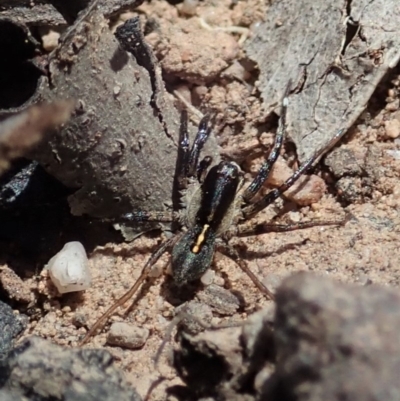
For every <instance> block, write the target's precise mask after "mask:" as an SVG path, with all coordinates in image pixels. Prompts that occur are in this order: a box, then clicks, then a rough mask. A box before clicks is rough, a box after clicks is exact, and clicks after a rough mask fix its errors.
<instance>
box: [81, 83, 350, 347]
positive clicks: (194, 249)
mask: <svg viewBox="0 0 400 401" xmlns="http://www.w3.org/2000/svg"><path fill="white" fill-rule="evenodd" d="M289 88H290V82H289V84H288V86H287V89H286V91H285V94H284V98H283V101H282V106H281V117H280V121H279V126H278V129H277V133H276V136H275V140H274V144H273V146H272V149H271V150H270V152H269V155H268V157H267V159H266V161H265V162H264V164H263V165H262V166H261V168H260V170H259V171H258V173H257V175H256V176H255V178H254V179H253V181H252V182H251V183H250V184H249V185H248V186H247V187H246V186H245V185H244V183H243V179H242V176H243V174H242V173H241V171H240V168H239V166H238V165H237V164H236V163H234V162H232V161H221V162H220V163H219V164H217V165H215V166H213V167H211V168H210V166H211V164H212V159H211V157H208V156H206V157H204V158H203V159H202V160H201V161H199V159H200V154H201V151H202V148H203V146H204V144H205V143H206V141H207V138H208V137H209V135H210V132H211V128H210V124H209V123H210V118H209V116H206V117H204V118H203V119H202V120H201V122H200V124H199V127H198V132H197V134H196V137H195V139H194V142H193V144H192V146H191V147H190V144H189V137H188V129H187V113H186V112H185V111H183V112H182V116H181V126H180V132H179V144H178V157H177V163H176V171H175V191H176V193H177V194H179V196H180V204H179V207H178V208H176V209H178V210H173V211H171V212H169V213H168V212H146V211H137V212H132V213H127V214H125V215H124V216H123V219H124V220H126V221H130V222H144V221H146V222H173V223H176V225H177V227H178V230H177V233H176V234H175V235H174V236H173V237H172V238H169V239H167V240H166V241H164V242H162V243H161V244H160V245H159V246H158V248H157V249H156V250H155V251H154V253H153V254H152V255H151V256H150V258H149V259H148V260H147V262H146V263H145V265H144V267H143V269H142V271H141V274H140V276H139V278H138V279H137V280H136V282H135V283H134V284H133V285H132V287H131V288H130V289H129V290H128V291H127V292H126V293H125V294H124V295H123V296H122V297H121V298H119V299H118V300H117V301H116V302H115V303H114V304H113V305H112V306H111V307H110V308H109V309H108V310H107V311H106V312H105V313H104V314H103V315H102V316H101V317H100V318H99V319H98V320H97V322H96V323H95V324H94V325H93V327H92V328H91V329H90V330H89V331H88V332H87V334H86V336H85V337H84V339H83V340H82V342H81V345H83V344H85V343H86V342H87V341H88V340H89V339H90V337H91V336H92V335H94V334H95V333H96V331H97V330H98V329H99V328H101V327H103V325H104V324H105V323H106V321H107V320H108V318H109V317H110V316H111V315H112V314H113V313H114V312H115V310H116V309H117V308H119V307H120V306H122V305H124V304H125V303H126V302H127V301H128V300H129V299H131V298H132V297H133V295H134V294H135V293H136V292H137V291H138V289H139V288H140V287H141V285H142V284H143V283H144V282H145V281H146V280H147V279H148V278H149V273H150V270H151V268H152V266H153V265H154V264H155V263H156V262H157V261H158V259H159V258H160V257H161V255H162V254H163V253H164V252H166V251H168V250H170V251H171V271H172V278H173V280H174V281H175V283H176V284H177V285H179V286H183V285H185V284H187V283H189V282H192V281H196V280H198V279H200V278H201V277H202V275H203V274H204V273H205V272H206V271H207V270H208V268H209V267H210V265H211V262H212V260H213V255H214V253H215V251H216V249H217V250H218V251H220V252H222V253H224V254H225V255H226V256H228V257H230V258H231V259H233V260H234V261H235V262H236V264H237V265H238V266H239V267H240V268H241V269H242V270H243V271H244V272H245V273H246V274H247V275H248V276H249V278H250V279H251V280H252V282H253V283H254V285H255V286H256V287H257V288H258V289H259V290H260V291H261V292H262V293H263V294H264V295H265V296H266V297H267V298H269V299H271V300H273V299H274V294H273V293H272V291H270V290H269V289H268V288H267V287H266V286H265V285H264V284H263V283H262V282H261V281H260V280H259V279H258V278H257V277H256V275H255V274H254V273H253V272H252V271H251V270H250V269H249V268H248V266H247V263H246V262H245V261H244V260H243V259H241V258H240V256H239V253H238V252H237V251H236V250H235V249H234V248H233V247H232V246H231V245H230V244H229V239H231V238H232V237H234V236H238V237H243V236H252V235H258V234H262V233H268V232H285V231H292V230H297V229H304V228H309V227H314V226H320V225H341V224H343V223H344V222H345V221H346V219H344V220H340V221H338V220H336V221H335V220H333V221H307V222H300V223H296V224H286V225H284V224H275V223H262V224H254V223H253V224H252V223H251V221H250V222H247V221H248V220H249V219H251V218H252V217H253V216H255V215H256V214H257V213H259V212H260V211H261V210H263V209H264V208H266V207H267V206H269V205H271V204H272V203H273V202H274V201H275V200H276V199H277V198H278V197H280V196H281V195H282V194H283V193H284V192H285V191H286V190H287V189H289V188H290V187H291V186H292V185H293V184H294V183H295V182H296V181H297V180H298V179H299V178H300V177H301V175H302V174H304V173H305V172H307V171H309V170H310V169H311V168H312V167H313V165H314V163H315V162H316V161H317V160H318V159H319V158H320V157H321V156H322V155H323V154H324V153H325V152H327V151H328V150H329V149H330V148H331V147H332V146H334V145H335V143H336V142H337V141H338V140H339V139H340V137H341V136H342V134H343V130H340V131H338V133H337V134H336V135H335V136H334V137H333V138H332V140H330V141H329V142H328V144H327V145H326V146H324V147H323V148H322V149H320V150H319V151H317V152H315V153H314V154H313V155H312V156H311V157H310V158H309V159H307V160H306V161H305V162H304V163H303V164H301V165H300V167H299V168H298V169H297V170H296V171H295V172H294V173H293V175H292V176H291V177H290V178H289V179H287V181H286V182H284V183H283V184H282V185H281V186H280V187H278V188H276V189H273V190H271V191H270V192H269V193H267V194H266V195H265V196H263V197H261V198H260V199H259V200H257V201H253V199H254V197H255V196H256V195H257V193H258V192H259V190H260V189H261V187H262V186H263V185H264V183H265V181H266V180H267V178H268V175H269V173H270V171H271V168H272V167H273V165H274V163H275V161H276V160H277V158H278V156H279V154H280V151H281V148H282V144H283V141H284V139H285V133H286V113H287V108H288V95H289ZM185 205H186V206H185Z"/></svg>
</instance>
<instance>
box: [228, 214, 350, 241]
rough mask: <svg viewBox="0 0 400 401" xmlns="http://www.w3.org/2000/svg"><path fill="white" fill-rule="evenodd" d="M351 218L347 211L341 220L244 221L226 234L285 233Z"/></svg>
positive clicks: (341, 223)
mask: <svg viewBox="0 0 400 401" xmlns="http://www.w3.org/2000/svg"><path fill="white" fill-rule="evenodd" d="M350 218H351V214H350V213H347V214H346V215H345V217H344V218H343V219H340V220H316V221H303V222H299V223H290V224H269V223H260V224H254V223H252V222H249V223H242V224H239V225H238V226H236V227H234V228H232V229H231V230H230V231H229V232H228V233H226V236H227V237H229V238H231V237H234V236H235V237H250V236H252V235H260V234H266V233H273V232H275V233H283V232H288V231H296V230H304V229H306V228H311V227H320V226H343V225H345V224H346V223H347V222H348V221H349V220H350Z"/></svg>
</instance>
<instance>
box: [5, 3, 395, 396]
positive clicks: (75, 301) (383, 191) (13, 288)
mask: <svg viewBox="0 0 400 401" xmlns="http://www.w3.org/2000/svg"><path fill="white" fill-rule="evenodd" d="M230 3H231V1H229V0H224V1H218V2H215V1H212V0H206V1H203V2H201V3H199V5H198V6H197V8H196V9H195V15H193V16H189V15H183V13H181V12H180V11H179V7H181V6H179V7H178V6H172V5H169V4H168V3H167V2H165V1H153V2H150V3H146V4H145V5H143V6H142V7H141V14H142V17H143V19H148V18H154V19H156V20H157V22H158V24H159V27H160V28H159V32H161V34H160V33H157V34H155V33H152V34H150V35H149V36H150V37H149V41H150V42H151V44H152V45H153V47H154V49H155V52H156V54H157V57H158V58H159V59H160V60H161V64H162V66H163V68H164V71H165V73H166V76H167V79H168V77H169V78H170V82H169V86H170V87H172V89H175V90H177V91H178V92H179V94H181V95H182V96H183V98H185V99H186V100H187V101H188V102H189V103H191V104H193V105H194V107H196V108H197V109H201V110H203V111H205V110H211V111H213V112H217V113H218V114H219V117H220V118H221V119H222V120H223V121H224V122H225V123H227V125H222V124H221V127H223V128H221V129H220V130H219V132H218V135H219V139H220V143H221V146H222V147H223V152H225V154H230V155H233V156H234V157H236V158H237V159H238V160H239V161H240V162H242V161H243V160H244V159H246V162H245V163H242V165H243V167H244V169H245V171H246V175H245V177H246V179H247V180H249V179H250V178H251V177H252V174H254V172H255V171H256V170H257V168H258V167H259V166H260V163H261V162H262V161H263V160H264V159H263V157H262V156H261V157H260V156H259V154H260V152H259V145H258V141H257V139H256V135H257V133H259V132H260V131H261V132H262V133H263V135H262V140H263V143H264V144H269V143H271V141H272V138H273V133H272V132H268V130H267V128H266V127H265V125H263V121H264V119H263V112H262V108H261V104H260V100H259V99H258V97H257V94H256V93H255V91H253V86H252V85H253V82H254V71H247V70H245V69H243V67H242V64H237V61H238V60H239V61H241V60H243V59H244V54H243V51H242V49H241V46H240V41H241V40H243V37H242V35H247V33H246V32H245V31H244V30H243V29H242V30H236V31H235V29H225V30H221V31H218V36H217V37H218V40H214V41H213V42H212V45H210V42H209V37H210V35H211V37H212V36H213V35H214V34H215V35H216V34H217V33H216V31H208V32H206V28H204V26H202V25H201V23H200V22H199V18H202V19H203V20H204V21H206V22H207V23H208V24H209V25H210V26H211V27H220V28H232V27H235V26H241V27H249V28H250V32H251V26H252V24H254V23H256V22H257V20H258V19H259V18H260V17H261V16H262V10H263V7H264V6H263V4H264V3H265V2H264V1H262V0H251V1H247V2H244V1H243V2H238V5H237V6H235V7H233V8H230V7H229V5H230ZM203 25H204V24H203ZM229 30H230V31H234V32H233V33H232V32H229ZM171 43H172V44H171ZM189 44H190V46H189ZM182 54H183V55H184V58H185V60H186V62H185V63H183V64H179V63H177V62H176V60H177V59H182ZM210 60H211V61H212V62H209V61H210ZM205 65H207V68H208V70H207V72H206V73H205V72H204V67H205ZM228 65H231V66H233V67H232V68H231V70H230V71H228V73H226V72H225V73H224V74H223V77H222V78H221V76H220V71H221V70H222V69H225V68H226V67H227V66H228ZM252 74H253V75H252ZM173 77H180V78H181V79H182V80H180V81H177V80H176V79H174V78H173ZM216 77H218V78H216ZM183 80H184V81H183ZM399 91H400V78H399V77H398V76H395V77H392V79H391V81H390V82H389V83H388V84H387V88H386V87H385V89H384V90H382V91H380V92H377V93H376V95H375V98H374V100H373V101H371V102H370V106H369V108H368V109H367V111H366V112H365V113H364V114H363V116H362V118H360V120H359V122H358V123H357V124H356V125H355V126H354V128H353V129H352V131H351V132H350V133H349V134H348V135H347V136H346V138H345V140H344V142H345V144H342V145H341V146H345V147H346V148H348V149H353V150H355V151H360V150H361V151H362V150H363V149H364V150H365V148H366V147H367V146H370V145H371V144H373V146H375V147H377V148H378V149H379V151H382V155H383V157H382V160H380V162H381V164H379V165H376V166H375V167H374V168H376V169H381V170H382V174H381V175H380V179H379V181H377V182H376V183H375V184H374V187H373V188H371V190H370V192H369V196H366V197H363V198H362V197H359V198H357V199H356V201H355V202H354V203H351V204H349V205H346V210H347V211H348V212H350V213H351V214H352V215H353V218H352V219H351V220H350V221H349V222H348V223H347V224H346V225H345V226H343V227H315V228H311V229H306V230H298V231H294V232H290V233H277V234H275V233H273V234H264V235H258V236H255V237H249V238H243V239H240V240H239V239H235V240H234V242H236V243H239V244H240V245H241V247H242V249H244V250H245V254H246V260H247V261H248V264H249V267H250V269H251V270H252V271H253V272H254V273H255V274H256V275H257V276H258V277H259V278H260V279H262V280H263V281H264V283H265V284H266V285H267V286H269V287H270V288H271V289H274V288H276V286H277V285H279V283H280V281H281V280H282V279H283V278H284V277H286V276H288V275H290V274H291V273H292V272H297V271H300V270H304V271H313V272H317V273H319V274H322V275H329V276H330V277H332V278H333V279H337V280H340V281H344V282H353V283H359V284H360V285H368V284H370V283H379V284H382V285H384V286H394V287H399V284H400V247H399V236H400V233H399V231H400V213H399V211H400V180H399V177H400V150H399V149H400V142H399V141H400V137H399V134H400V127H399V125H400V124H399V120H400V110H399V101H398V93H399ZM177 101H178V100H177ZM289 112H290V111H289ZM192 117H193V119H194V120H196V119H198V116H196V114H193V115H192ZM217 131H218V130H217ZM257 151H258V156H257ZM247 152H249V153H250V154H248V153H247ZM252 155H253V156H252ZM285 163H286V162H285ZM277 171H278V172H277ZM277 171H275V173H274V179H276V180H277V181H278V182H279V181H280V178H279V175H280V173H279V169H277ZM316 176H317V177H319V178H320V179H323V180H324V181H325V182H326V183H327V186H328V190H327V191H324V192H325V193H324V194H323V195H322V197H321V196H318V198H320V199H319V200H318V201H317V202H314V203H312V204H311V205H310V206H305V207H302V208H300V207H298V206H297V205H296V204H295V203H293V202H290V203H289V204H286V208H287V210H289V211H288V213H286V214H285V215H284V216H283V218H282V219H283V221H287V222H297V221H307V220H313V219H320V220H326V219H332V218H334V219H337V218H339V219H340V218H341V217H342V216H343V215H344V209H343V207H344V204H343V203H339V202H338V200H337V194H336V193H335V191H332V190H331V187H332V180H333V178H332V177H331V176H330V174H329V173H328V172H327V171H325V170H322V171H321V170H320V171H319V172H318V170H317V172H316ZM323 190H325V188H324V187H323ZM281 204H282V202H277V203H276V205H274V206H273V207H270V208H269V209H268V210H267V211H265V212H263V213H260V214H259V216H258V217H257V219H258V220H260V221H268V220H269V219H271V217H273V216H274V215H276V213H277V211H278V210H279V206H280V205H281ZM159 240H160V236H158V237H153V238H149V237H146V236H143V237H141V238H139V239H137V240H136V241H135V242H134V243H133V244H108V245H106V246H105V247H102V248H97V249H96V250H94V252H93V253H92V254H91V255H89V256H90V268H91V272H92V277H93V285H92V287H91V288H90V289H89V290H87V291H85V293H84V294H69V295H64V296H63V297H59V296H57V294H56V290H54V288H52V286H51V284H49V282H48V279H47V277H46V273H42V275H41V276H40V278H37V277H36V278H33V279H30V280H28V281H24V282H23V281H21V280H20V279H19V278H18V277H17V276H15V277H14V278H13V276H12V275H10V273H9V271H8V272H7V274H8V275H7V278H8V287H7V288H9V293H10V296H12V294H14V297H15V294H17V293H18V294H22V295H20V296H21V297H25V298H26V301H27V302H28V301H29V302H31V304H33V305H34V304H35V299H31V295H29V291H28V294H27V289H30V290H35V291H37V292H38V293H40V294H41V297H42V298H43V297H44V299H45V301H44V302H42V303H40V306H39V304H38V305H36V306H34V307H33V309H35V308H36V309H35V312H36V313H35V314H33V316H34V317H32V320H31V322H30V326H29V328H28V329H27V330H26V333H25V335H24V336H27V335H32V334H35V335H40V336H43V337H46V338H50V339H51V340H52V341H54V342H55V343H58V344H62V345H68V346H72V347H75V346H77V344H78V341H79V339H80V338H81V337H82V335H84V334H85V332H86V328H84V327H80V326H81V325H82V324H84V325H85V327H91V326H92V325H93V324H94V322H95V321H96V319H97V318H99V317H100V315H101V314H102V313H103V312H104V311H105V310H106V309H107V308H108V306H110V305H111V304H112V303H113V301H114V300H115V299H117V298H118V297H119V296H121V295H122V294H123V293H124V292H125V291H126V290H127V289H128V288H129V287H130V286H131V285H132V283H133V282H134V280H135V278H136V277H137V276H138V275H139V272H140V270H141V267H142V266H143V265H144V263H145V261H146V259H147V258H148V257H149V255H150V254H151V251H152V249H153V248H154V246H155V244H156V243H158V242H159ZM167 261H168V255H164V256H163V258H162V259H161V261H160V262H159V266H161V267H165V265H166V264H167ZM213 268H215V269H216V277H215V280H214V281H216V282H217V283H218V284H223V283H225V285H226V286H227V287H228V288H232V289H234V290H235V291H239V292H240V293H241V294H243V296H244V299H245V306H244V308H243V309H242V310H241V311H240V312H238V313H235V314H234V315H232V316H228V317H221V316H217V315H215V316H214V319H213V322H212V323H213V324H219V323H221V322H224V321H226V320H229V321H242V320H243V319H245V318H246V316H247V315H248V314H250V313H252V312H254V311H255V310H258V309H260V308H262V307H263V306H264V305H266V304H268V303H270V302H271V301H268V300H266V299H265V298H264V297H263V296H262V295H261V294H260V293H259V292H258V291H257V289H255V288H254V286H253V284H252V282H251V281H250V280H249V278H248V277H247V276H246V275H245V274H244V273H243V272H242V271H241V270H240V269H239V268H238V267H237V266H236V265H235V264H234V263H233V262H232V261H230V260H229V259H227V258H225V257H223V256H221V257H220V256H217V257H216V259H215V263H214V266H213ZM6 270H7V268H6V267H4V268H3V272H4V271H6ZM5 274H6V273H4V274H3V276H4V275H5ZM10 277H11V278H10ZM164 281H165V279H164V278H163V277H160V278H158V279H156V281H155V284H154V285H153V286H152V287H151V288H150V289H149V290H148V291H147V293H145V294H144V296H143V297H141V299H140V300H139V302H138V304H137V305H136V306H135V308H134V309H133V310H132V311H131V312H130V313H129V314H128V316H124V311H123V310H122V311H119V312H118V313H116V314H115V315H114V316H113V317H112V319H111V321H121V320H124V321H127V322H131V323H133V324H135V325H139V326H143V327H146V328H148V329H149V330H150V333H151V334H150V337H149V339H148V340H147V342H146V344H145V345H144V347H143V348H142V349H140V350H136V351H132V350H128V349H122V348H120V347H109V346H107V347H106V348H107V349H108V350H109V351H110V352H111V353H112V354H113V355H114V356H115V357H116V359H117V361H118V362H117V363H118V364H119V365H120V367H121V368H122V369H123V370H124V372H125V373H126V378H127V379H128V380H129V381H130V382H131V383H132V385H133V386H135V387H136V388H137V390H138V391H139V393H140V394H141V395H142V396H145V395H146V394H147V392H148V390H149V387H150V385H151V384H152V383H153V382H154V381H155V380H156V379H157V378H159V377H161V376H163V377H164V378H165V380H164V381H163V382H162V383H160V384H159V385H158V386H156V388H155V389H154V390H153V392H152V394H151V396H150V398H149V399H151V400H164V399H166V395H165V394H166V393H165V390H166V388H167V387H169V386H172V385H175V384H179V383H180V379H179V378H178V377H177V375H176V372H175V371H174V369H173V368H172V367H171V365H170V361H171V351H170V350H171V347H172V346H173V344H171V343H170V344H169V345H168V346H167V350H166V351H165V353H164V355H163V357H162V359H161V362H160V363H159V365H158V367H157V368H155V366H154V363H153V359H152V358H153V357H154V355H155V353H156V351H157V349H158V347H159V345H160V343H161V341H162V339H163V338H164V335H165V332H166V328H167V327H168V324H169V322H170V320H171V317H172V316H173V315H174V306H173V305H171V303H169V302H168V301H167V300H166V297H165V291H166V289H165V285H163V283H164ZM108 329H109V325H107V326H106V328H105V329H104V330H103V331H102V333H101V334H98V335H96V336H95V337H94V338H92V339H91V341H90V343H89V344H88V345H87V347H104V344H105V339H106V333H107V331H108Z"/></svg>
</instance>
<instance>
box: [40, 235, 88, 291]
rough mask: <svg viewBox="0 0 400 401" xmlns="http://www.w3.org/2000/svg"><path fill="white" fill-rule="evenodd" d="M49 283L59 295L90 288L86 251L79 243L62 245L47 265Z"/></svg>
mask: <svg viewBox="0 0 400 401" xmlns="http://www.w3.org/2000/svg"><path fill="white" fill-rule="evenodd" d="M46 267H47V269H49V274H50V278H51V281H52V282H53V284H54V285H55V286H56V287H57V290H58V291H59V292H60V293H61V294H65V293H67V292H74V291H82V290H86V289H87V288H89V287H90V284H91V276H90V271H89V266H88V258H87V256H86V251H85V248H84V247H83V245H82V244H81V243H80V242H77V241H73V242H68V243H66V244H65V245H64V248H63V249H61V251H60V252H58V253H57V254H56V255H54V256H53V257H52V258H51V259H50V260H49V263H48V264H47V266H46Z"/></svg>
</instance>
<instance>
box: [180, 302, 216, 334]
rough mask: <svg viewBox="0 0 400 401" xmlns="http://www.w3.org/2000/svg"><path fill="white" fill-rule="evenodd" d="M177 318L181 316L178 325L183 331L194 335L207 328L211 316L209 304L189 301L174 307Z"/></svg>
mask: <svg viewBox="0 0 400 401" xmlns="http://www.w3.org/2000/svg"><path fill="white" fill-rule="evenodd" d="M175 315H176V317H177V318H179V317H181V319H180V321H179V327H181V328H182V330H183V331H184V332H185V333H188V334H191V335H195V334H198V333H200V332H202V331H204V329H206V328H209V327H210V325H211V320H212V318H213V314H212V310H211V308H210V306H208V305H205V304H203V303H201V302H196V301H190V302H187V303H185V304H183V305H180V306H179V307H177V308H176V309H175Z"/></svg>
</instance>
